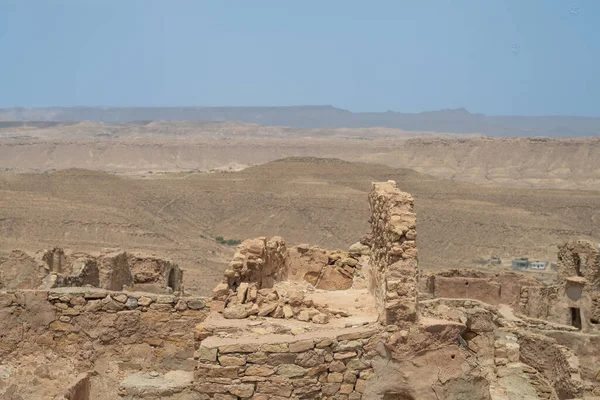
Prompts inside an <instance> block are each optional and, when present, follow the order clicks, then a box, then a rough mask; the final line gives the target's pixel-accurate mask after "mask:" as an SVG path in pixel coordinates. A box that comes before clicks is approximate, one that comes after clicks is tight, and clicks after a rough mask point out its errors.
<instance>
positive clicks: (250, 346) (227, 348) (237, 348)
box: [219, 343, 259, 354]
mask: <svg viewBox="0 0 600 400" xmlns="http://www.w3.org/2000/svg"><path fill="white" fill-rule="evenodd" d="M258 348H259V345H258V344H256V343H238V344H228V345H224V346H220V347H219V353H224V354H225V353H254V352H256V351H258Z"/></svg>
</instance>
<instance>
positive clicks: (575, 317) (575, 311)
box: [570, 307, 581, 330]
mask: <svg viewBox="0 0 600 400" xmlns="http://www.w3.org/2000/svg"><path fill="white" fill-rule="evenodd" d="M570 310H571V325H572V326H574V327H575V328H577V329H579V330H581V310H579V308H577V307H571V308H570Z"/></svg>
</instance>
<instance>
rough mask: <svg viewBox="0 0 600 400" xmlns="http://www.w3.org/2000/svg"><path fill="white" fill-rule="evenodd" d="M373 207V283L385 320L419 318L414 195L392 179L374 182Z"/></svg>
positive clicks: (381, 316)
mask: <svg viewBox="0 0 600 400" xmlns="http://www.w3.org/2000/svg"><path fill="white" fill-rule="evenodd" d="M369 207H370V209H371V228H372V238H371V283H370V289H371V292H372V293H373V295H374V296H375V298H376V300H377V305H378V311H379V320H380V321H381V323H383V324H401V323H403V322H414V321H416V319H417V294H418V293H417V255H418V251H417V246H416V242H415V240H416V238H417V232H416V215H415V213H414V210H413V207H414V205H413V198H412V196H411V195H410V194H409V193H404V192H401V191H400V190H398V189H397V188H396V183H395V182H393V181H389V182H383V183H373V185H372V188H371V192H370V193H369Z"/></svg>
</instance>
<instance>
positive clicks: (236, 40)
mask: <svg viewBox="0 0 600 400" xmlns="http://www.w3.org/2000/svg"><path fill="white" fill-rule="evenodd" d="M599 24H600V1H597V0H589V1H584V0H580V1H570V0H556V1H553V0H539V1H536V0H515V1H508V0H497V1H496V0H473V1H461V0H447V1H444V0H438V1H422V0H411V1H401V0H390V1H375V0H371V1H365V0H360V1H350V0H343V1H333V0H327V1H326V0H318V1H311V0H296V1H291V0H290V1H287V0H273V1H261V0H252V1H249V0H243V1H242V0H240V1H226V0H214V1H201V0H196V1H178V0H168V1H167V0H164V1H158V0H139V1H134V0H38V1H30V0H0V107H8V106H74V105H107V106H132V105H139V106H155V105H301V104H302V105H305V104H332V105H335V106H337V107H341V108H346V109H350V110H352V111H385V110H387V109H392V110H394V111H404V112H418V111H424V110H435V109H442V108H458V107H465V108H467V109H468V110H470V111H472V112H482V113H486V114H523V115H548V114H571V115H588V116H600V77H599V75H600V72H599V71H600V28H599V26H600V25H599Z"/></svg>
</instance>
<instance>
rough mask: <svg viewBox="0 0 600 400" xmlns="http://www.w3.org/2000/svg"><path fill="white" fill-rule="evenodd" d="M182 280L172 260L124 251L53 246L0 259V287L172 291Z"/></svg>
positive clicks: (178, 269) (15, 253) (179, 287)
mask: <svg viewBox="0 0 600 400" xmlns="http://www.w3.org/2000/svg"><path fill="white" fill-rule="evenodd" d="M182 282H183V271H182V270H181V269H180V268H179V267H178V266H177V264H175V263H173V262H172V261H169V260H163V259H160V258H157V257H153V256H142V255H136V254H130V253H126V252H124V251H113V252H104V253H100V254H97V255H91V254H87V253H81V252H76V253H69V254H66V253H65V251H64V250H63V249H61V248H59V247H54V248H52V249H49V250H40V251H38V252H37V253H36V254H35V255H34V256H29V255H28V254H26V253H25V252H23V251H20V250H15V251H13V252H12V253H11V254H10V256H9V257H8V259H6V260H4V261H2V260H0V289H37V288H44V289H52V288H57V287H85V286H89V287H96V288H102V289H107V290H116V291H120V290H124V289H130V290H137V291H145V292H153V293H173V292H179V291H181V290H183V283H182Z"/></svg>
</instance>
